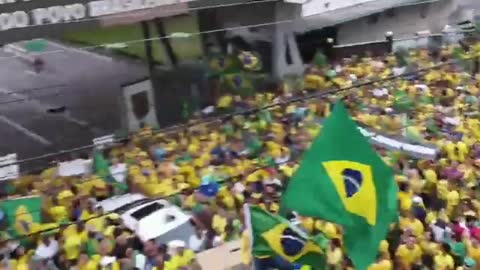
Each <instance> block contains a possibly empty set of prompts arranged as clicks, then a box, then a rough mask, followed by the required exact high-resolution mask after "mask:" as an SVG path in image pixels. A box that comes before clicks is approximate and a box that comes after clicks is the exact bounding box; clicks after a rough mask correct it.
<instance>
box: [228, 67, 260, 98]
mask: <svg viewBox="0 0 480 270" xmlns="http://www.w3.org/2000/svg"><path fill="white" fill-rule="evenodd" d="M223 79H224V81H225V83H226V84H227V86H228V87H229V88H230V89H232V90H233V91H235V92H236V93H237V94H239V95H241V96H251V95H252V94H253V92H254V86H253V82H252V80H251V78H249V77H248V76H246V73H245V72H238V73H232V74H226V75H224V76H223Z"/></svg>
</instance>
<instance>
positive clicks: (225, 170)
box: [0, 46, 480, 270]
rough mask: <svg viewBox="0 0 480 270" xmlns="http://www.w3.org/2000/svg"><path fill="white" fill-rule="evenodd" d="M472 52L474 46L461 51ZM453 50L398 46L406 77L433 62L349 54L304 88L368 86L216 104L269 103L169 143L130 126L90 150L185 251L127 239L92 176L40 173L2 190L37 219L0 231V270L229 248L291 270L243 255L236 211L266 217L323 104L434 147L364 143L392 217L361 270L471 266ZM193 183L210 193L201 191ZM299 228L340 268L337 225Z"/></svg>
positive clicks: (479, 130)
mask: <svg viewBox="0 0 480 270" xmlns="http://www.w3.org/2000/svg"><path fill="white" fill-rule="evenodd" d="M479 52H480V50H478V46H474V47H472V49H471V52H470V54H469V55H470V57H471V56H472V55H473V54H475V53H477V54H478V53H479ZM453 54H454V48H453V46H450V47H446V48H444V49H443V50H442V51H441V52H440V53H439V54H431V53H429V51H428V50H425V49H419V50H411V51H409V55H407V56H405V57H406V60H407V62H408V63H409V67H410V68H411V67H412V66H413V70H415V69H423V68H428V67H431V66H434V65H438V64H439V63H442V62H443V63H444V65H438V67H435V68H432V69H430V70H428V71H423V72H418V73H414V74H413V75H409V76H400V77H398V78H395V79H389V80H382V79H385V78H387V77H389V76H391V75H394V74H401V72H404V71H402V69H401V68H400V67H399V66H398V57H397V58H396V57H394V56H393V55H388V56H385V57H363V58H360V57H352V58H351V59H348V60H347V59H346V60H344V61H343V62H342V63H335V64H331V65H325V66H323V67H312V68H311V70H310V71H309V72H310V73H309V76H311V77H310V78H312V76H313V78H314V80H316V82H317V83H316V85H317V87H316V88H317V89H316V90H315V91H322V90H325V89H332V88H339V89H340V88H344V87H348V86H351V85H353V84H356V83H359V82H366V81H377V82H376V83H373V84H365V85H363V86H361V87H356V88H352V89H350V90H347V91H338V92H337V93H335V94H332V95H328V96H324V97H320V98H311V99H304V100H300V101H297V102H286V101H288V100H289V99H290V98H291V97H292V96H297V97H298V96H302V95H308V94H309V93H310V92H311V91H313V90H307V91H295V90H292V89H293V88H291V87H287V86H286V85H285V86H283V87H282V88H281V89H280V90H279V91H277V92H275V93H258V94H256V95H254V96H253V97H247V98H241V97H239V96H233V95H229V94H225V95H224V96H223V97H221V98H220V99H219V101H218V104H217V106H216V107H217V108H216V109H217V110H224V111H233V110H235V109H236V108H256V107H259V106H263V105H265V104H273V103H274V104H278V105H277V106H273V107H271V108H269V109H268V110H261V111H259V112H257V113H251V114H237V115H233V116H232V117H230V118H228V119H223V120H222V121H216V122H210V123H208V124H207V123H205V124H202V123H197V124H195V125H191V126H189V127H188V128H185V129H182V130H180V131H178V132H175V133H169V134H166V133H162V132H155V131H153V130H152V129H151V128H149V127H144V128H143V129H142V130H141V131H140V132H139V133H138V134H136V135H135V136H134V137H133V138H132V139H131V140H129V141H128V142H125V143H124V144H121V145H116V146H114V147H112V148H111V149H108V150H107V151H104V155H105V157H107V159H108V160H109V161H110V163H111V166H110V170H111V172H112V175H113V177H114V178H115V181H117V182H118V183H121V184H122V186H124V185H126V186H127V187H128V188H127V189H128V192H139V193H143V194H145V195H147V196H149V197H152V198H157V197H167V198H168V199H169V200H170V201H171V203H172V204H176V205H178V206H179V207H181V208H182V209H183V210H184V211H186V212H188V213H191V214H192V216H193V217H194V218H193V219H192V224H194V226H195V228H196V230H197V232H196V234H195V235H194V236H192V237H191V241H189V243H185V242H183V241H172V242H170V243H164V245H158V244H157V243H155V241H146V242H145V241H143V242H142V241H140V240H139V238H138V236H136V235H135V233H134V232H133V231H131V230H129V229H128V228H126V226H124V224H122V220H121V218H120V216H119V215H118V214H116V213H104V211H103V209H101V208H99V207H95V205H96V202H97V201H99V200H102V199H106V198H108V197H110V196H112V195H114V194H118V193H122V192H125V190H124V189H123V188H118V187H119V185H111V184H109V183H108V182H106V181H104V179H102V178H100V177H99V176H98V175H95V174H94V173H85V174H83V175H78V176H59V175H58V168H57V167H52V168H49V169H47V170H45V171H44V172H43V173H41V174H40V175H29V176H24V177H22V178H21V179H18V180H16V181H14V184H15V192H14V193H15V194H10V197H15V196H26V195H40V196H42V199H43V205H42V208H43V210H44V211H43V212H44V222H43V223H42V224H35V226H31V228H30V229H31V230H32V231H37V232H39V233H36V234H33V235H31V236H28V237H23V238H22V239H19V238H18V237H14V236H12V235H9V234H8V233H7V232H2V235H1V238H2V239H1V240H0V241H1V242H0V254H1V256H2V257H1V259H2V260H1V263H2V264H1V267H3V269H19V270H20V269H80V270H83V269H85V270H86V269H135V267H136V266H135V265H137V263H138V260H139V258H140V257H139V256H138V254H142V255H144V256H145V265H146V266H145V269H157V270H161V269H165V270H179V269H200V268H201V266H200V265H199V263H198V262H197V261H196V259H195V258H196V257H195V253H196V252H200V251H202V250H204V249H208V248H212V247H216V246H219V245H222V244H223V243H225V242H227V241H233V240H242V243H243V244H242V257H243V263H244V264H245V265H246V266H251V265H256V266H257V268H255V269H257V270H262V269H267V268H258V267H265V266H273V267H274V268H277V269H294V267H297V266H293V265H291V264H289V263H287V262H284V261H281V259H279V258H273V259H275V260H273V259H272V258H258V257H254V256H252V254H251V253H250V251H249V248H248V247H249V239H248V234H247V233H246V232H245V231H244V226H243V225H242V223H243V221H242V205H243V204H244V203H247V202H248V203H252V204H257V205H260V206H261V207H262V208H264V209H266V210H268V211H270V212H273V213H277V212H278V211H279V209H280V205H279V198H280V197H281V193H282V190H283V189H284V188H286V186H287V185H288V179H289V177H291V176H292V174H293V173H294V172H295V169H296V168H297V167H298V164H299V161H300V158H301V154H302V152H303V151H304V150H306V149H307V148H308V147H309V144H310V142H311V141H312V139H313V138H314V137H315V136H316V135H318V134H319V133H320V132H321V120H322V119H323V118H324V117H326V116H328V115H329V112H330V110H331V104H333V101H335V100H336V99H338V98H342V99H343V100H344V101H345V103H346V104H347V106H348V107H349V109H350V111H351V114H352V115H353V116H354V118H355V119H356V120H357V121H358V122H359V123H361V124H363V125H365V126H368V127H371V128H373V129H375V130H379V131H382V132H384V133H386V134H388V135H389V136H393V137H402V138H404V139H405V140H407V141H410V142H412V143H418V144H429V145H435V146H436V147H438V149H439V153H438V155H437V157H435V159H428V160H427V159H421V158H418V157H413V156H411V155H409V154H408V153H406V152H402V151H396V150H392V149H390V148H389V147H385V146H376V147H377V150H378V153H380V154H381V155H382V157H383V158H384V161H385V162H386V163H387V164H389V165H391V166H392V167H393V168H394V170H395V174H396V181H397V183H398V186H399V190H400V192H399V194H398V195H399V204H400V218H399V222H398V224H392V229H391V232H390V233H389V235H388V238H387V239H386V240H385V241H383V242H382V243H381V245H380V247H379V255H378V261H377V262H376V263H374V264H373V265H372V266H371V267H370V269H371V270H389V269H402V270H414V269H439V270H440V269H441V270H454V269H480V227H479V226H480V223H479V222H480V220H479V214H480V201H479V200H478V196H477V194H478V192H479V191H480V190H479V188H478V184H477V179H478V178H479V176H480V141H479V140H480V120H479V118H478V115H479V114H478V109H479V105H480V100H479V97H480V77H479V76H474V75H473V76H472V74H469V73H467V72H466V71H465V69H464V66H463V65H462V64H461V63H460V62H455V63H446V61H450V60H451V59H452V58H453ZM478 56H480V55H478ZM302 88H303V87H302ZM205 186H208V187H212V186H213V187H215V188H214V191H213V193H212V190H211V188H204V187H205ZM216 188H218V190H216ZM319 192H320V191H319ZM299 218H300V220H301V225H302V227H303V228H304V229H305V230H307V231H308V232H309V233H311V234H315V233H317V232H322V233H324V234H325V235H326V236H327V237H328V238H330V239H331V241H330V247H329V248H328V250H327V255H328V265H329V267H330V268H331V269H352V266H351V263H350V262H349V260H348V257H347V256H346V254H345V252H344V249H343V247H342V241H341V239H342V237H341V235H342V229H341V227H339V226H337V225H335V224H332V223H330V222H326V221H322V220H315V219H312V218H309V217H299ZM267 259H268V260H270V261H269V263H268V264H267V263H265V262H266V260H267ZM1 267H0V268H1ZM29 267H30V268H29ZM207 270H208V269H207Z"/></svg>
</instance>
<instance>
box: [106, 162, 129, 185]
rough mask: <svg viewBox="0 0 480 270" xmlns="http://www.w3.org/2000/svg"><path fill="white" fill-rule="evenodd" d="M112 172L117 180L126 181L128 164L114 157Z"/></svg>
mask: <svg viewBox="0 0 480 270" xmlns="http://www.w3.org/2000/svg"><path fill="white" fill-rule="evenodd" d="M110 173H111V174H112V176H113V178H115V180H116V181H117V182H119V183H125V178H126V177H127V164H125V163H120V162H119V161H118V159H116V158H114V159H113V160H112V166H110Z"/></svg>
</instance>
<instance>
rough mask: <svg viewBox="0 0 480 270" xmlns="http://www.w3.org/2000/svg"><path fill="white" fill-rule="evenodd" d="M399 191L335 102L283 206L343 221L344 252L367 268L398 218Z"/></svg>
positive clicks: (291, 182) (361, 269)
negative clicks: (391, 225)
mask: <svg viewBox="0 0 480 270" xmlns="http://www.w3.org/2000/svg"><path fill="white" fill-rule="evenodd" d="M397 193H398V187H397V184H396V182H395V180H394V174H393V170H392V169H391V168H390V167H388V166H387V165H386V164H385V163H384V162H383V160H382V158H381V157H380V156H378V154H377V153H376V152H375V149H374V148H373V147H372V146H371V145H370V143H369V142H368V139H367V138H366V137H365V136H364V135H362V133H361V132H360V131H359V130H358V126H357V124H356V123H355V121H354V120H353V119H352V118H351V117H350V115H349V113H348V110H347V108H346V107H345V105H344V104H343V103H342V102H337V103H336V104H335V106H334V109H333V111H332V113H331V114H330V116H329V117H328V118H327V119H326V120H325V121H324V124H323V127H322V132H321V133H320V135H319V136H318V137H317V138H316V139H314V141H313V143H312V145H311V146H310V149H309V150H307V151H306V152H305V153H304V154H303V160H302V162H301V163H300V167H299V168H298V169H297V170H296V171H295V174H294V175H293V176H292V178H291V179H290V180H289V182H288V187H287V190H286V191H285V193H284V194H283V198H282V208H283V211H284V212H286V211H296V212H297V213H299V214H300V215H302V216H307V217H316V218H319V219H322V220H326V221H329V222H332V223H336V224H339V225H342V226H343V231H344V234H343V240H344V243H345V248H346V250H347V255H348V256H349V257H350V259H351V260H352V262H353V264H354V266H355V269H357V270H366V269H367V268H368V266H369V265H371V264H372V263H374V262H375V259H376V257H377V253H378V247H379V245H380V242H381V241H382V240H384V239H385V237H386V236H387V233H388V231H389V227H390V224H392V223H393V222H395V221H396V220H397V218H398V209H397V208H398V203H397V200H398V195H397Z"/></svg>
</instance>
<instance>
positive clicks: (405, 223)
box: [400, 211, 424, 237]
mask: <svg viewBox="0 0 480 270" xmlns="http://www.w3.org/2000/svg"><path fill="white" fill-rule="evenodd" d="M400 228H401V229H402V230H411V231H412V233H413V234H414V235H415V236H416V237H421V236H422V235H423V231H424V227H423V224H422V222H421V221H420V220H418V219H416V218H415V216H414V215H413V213H412V212H411V211H408V212H407V214H406V217H401V218H400Z"/></svg>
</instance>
